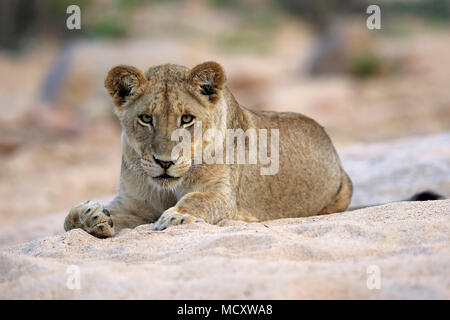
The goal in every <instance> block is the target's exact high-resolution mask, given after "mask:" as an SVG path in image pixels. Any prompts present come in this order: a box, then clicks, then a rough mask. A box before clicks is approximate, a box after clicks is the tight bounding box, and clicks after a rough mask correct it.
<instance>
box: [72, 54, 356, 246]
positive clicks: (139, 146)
mask: <svg viewBox="0 0 450 320" xmlns="http://www.w3.org/2000/svg"><path fill="white" fill-rule="evenodd" d="M225 80H226V77H225V73H224V71H223V69H222V67H221V66H220V65H219V64H217V63H215V62H207V63H203V64H201V65H198V66H196V67H195V68H193V69H191V70H189V69H187V68H185V67H182V66H178V65H171V64H167V65H161V66H156V67H152V68H150V69H149V70H148V71H147V72H146V73H145V75H144V74H143V73H141V72H140V71H139V70H137V69H136V68H134V67H128V66H118V67H115V68H113V69H112V70H111V71H110V72H109V73H108V76H107V78H106V80H105V86H106V89H107V90H108V92H109V93H110V94H111V96H112V98H113V101H114V103H115V108H114V111H115V113H116V115H117V116H118V117H119V119H120V122H121V125H122V128H123V132H122V147H123V158H122V170H121V178H120V184H119V192H118V195H117V197H116V198H115V199H114V200H113V201H112V202H111V203H109V204H107V205H106V206H102V205H100V204H98V203H94V202H85V203H82V204H80V205H77V206H75V207H74V208H72V210H71V212H70V213H69V215H68V216H67V218H66V221H65V229H66V230H70V229H72V228H83V229H84V230H86V231H88V232H90V233H91V234H93V235H95V236H99V237H107V236H112V235H113V234H115V233H116V232H117V231H118V230H120V229H123V228H133V227H136V226H138V225H140V224H144V223H151V222H156V224H155V229H157V230H162V229H165V228H166V227H168V226H170V225H176V224H183V223H192V222H196V221H205V222H208V223H212V224H216V223H218V222H220V221H221V220H223V219H240V220H244V221H263V220H269V219H278V218H287V217H306V216H311V215H317V214H326V213H332V212H339V211H344V210H345V209H346V208H347V206H348V204H349V202H350V198H351V195H352V183H351V180H350V179H349V178H348V176H347V174H346V173H345V172H344V170H343V169H342V167H341V164H340V160H339V158H338V156H337V154H336V151H335V149H334V147H333V144H332V143H331V141H330V139H329V137H328V135H327V134H326V133H325V131H324V130H323V128H322V127H321V126H320V125H318V124H317V123H316V122H315V121H314V120H312V119H310V118H308V117H306V116H303V115H300V114H295V113H276V112H259V111H252V110H248V109H245V108H243V107H241V106H239V104H238V103H237V102H236V100H235V99H234V97H233V95H232V94H231V92H230V91H229V90H228V88H227V87H226V86H225ZM202 86H203V87H202ZM206 91H207V92H208V94H204V93H205V92H206ZM202 92H203V94H202ZM142 113H146V114H149V115H152V117H153V125H152V126H151V127H145V126H142V125H141V124H139V122H138V120H137V119H138V116H139V115H140V114H142ZM183 114H190V115H193V116H195V121H201V122H202V126H203V128H202V129H203V132H205V131H206V130H207V129H209V128H215V129H217V130H220V131H221V132H225V130H226V129H227V128H233V129H236V128H242V129H243V130H244V131H245V130H247V129H249V128H255V129H279V141H280V143H279V171H278V173H277V174H275V175H261V174H260V167H261V165H260V164H256V165H255V164H242V165H241V164H240V165H237V164H232V165H231V164H229V165H227V164H204V163H203V164H194V163H193V161H192V157H191V158H186V157H185V156H184V155H182V156H181V157H180V158H179V159H171V151H172V148H173V147H174V146H175V145H176V144H178V142H177V141H171V134H172V132H173V131H174V130H175V129H177V128H179V127H180V118H181V116H182V115H183ZM187 128H188V130H191V131H192V130H193V129H192V128H193V126H190V127H189V126H188V127H187ZM204 147H205V145H203V148H204ZM191 149H192V150H193V149H194V142H193V143H192V144H191ZM192 156H193V152H192ZM153 157H156V158H157V159H159V160H163V161H170V160H177V161H176V162H175V163H174V164H173V165H172V166H170V167H169V169H168V170H167V174H169V175H170V176H173V177H176V179H161V178H156V177H158V176H159V175H161V174H162V173H164V170H163V169H162V168H161V166H160V165H158V164H157V163H156V162H155V160H154V158H153ZM89 208H90V210H89ZM104 209H107V211H104ZM105 212H107V213H108V214H109V213H110V216H109V215H107V214H106V213H105ZM95 216H97V218H95V219H94V217H95ZM100 227H101V228H100ZM100 229H101V230H100Z"/></svg>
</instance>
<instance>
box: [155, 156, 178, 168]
mask: <svg viewBox="0 0 450 320" xmlns="http://www.w3.org/2000/svg"><path fill="white" fill-rule="evenodd" d="M153 159H154V160H155V162H156V163H157V164H159V165H160V166H161V167H162V168H163V169H169V167H170V166H171V165H173V161H163V160H160V159H158V158H156V157H155V156H153Z"/></svg>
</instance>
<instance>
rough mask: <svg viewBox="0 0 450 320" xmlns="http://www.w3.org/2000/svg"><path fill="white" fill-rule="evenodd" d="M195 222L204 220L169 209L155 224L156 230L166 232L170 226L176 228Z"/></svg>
mask: <svg viewBox="0 0 450 320" xmlns="http://www.w3.org/2000/svg"><path fill="white" fill-rule="evenodd" d="M194 222H203V219H200V218H196V217H194V216H191V215H190V214H186V213H185V214H183V213H179V212H178V211H177V209H176V208H170V209H167V210H166V211H165V212H164V213H163V214H162V215H161V217H159V219H158V221H156V223H155V227H154V228H153V229H154V230H164V229H166V228H167V227H169V226H175V225H178V224H187V223H194Z"/></svg>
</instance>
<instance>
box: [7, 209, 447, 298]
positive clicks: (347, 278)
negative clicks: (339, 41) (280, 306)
mask: <svg viewBox="0 0 450 320" xmlns="http://www.w3.org/2000/svg"><path fill="white" fill-rule="evenodd" d="M449 211H450V200H441V201H428V202H400V203H392V204H388V205H383V206H378V207H372V208H366V209H362V210H357V211H351V212H344V213H338V214H332V215H327V216H318V217H309V218H300V219H282V220H275V221H268V222H264V223H250V224H246V223H244V222H237V221H226V222H224V223H223V224H222V225H220V226H213V225H209V224H204V223H197V224H191V225H184V226H177V227H173V228H169V229H167V230H165V231H162V232H157V231H153V230H152V225H143V226H140V227H137V228H136V229H134V230H124V231H123V232H121V233H120V234H119V235H118V236H116V237H114V238H110V239H103V240H102V239H96V238H94V237H92V236H90V235H89V234H87V233H86V232H84V231H82V230H80V229H76V230H72V231H70V232H67V233H62V234H59V235H56V236H50V237H46V238H42V239H39V240H34V241H31V242H28V243H25V244H21V245H18V246H13V247H10V248H8V249H3V250H1V252H0V271H1V278H0V298H2V299H8V298H14V299H16V298H20V299H22V298H29V299H42V298H44V299H55V298H56V299H58V298H75V299H76V298H83V299H98V298H107V299H112V298H116V299H130V298H150V299H174V298H175V299H196V298H200V299H247V298H248V299H253V298H255V299H284V298H286V299H303V298H313V299H315V298H327V299H329V298H338V299H342V298H344V299H346V298H362V299H366V298H388V299H391V298H394V299H397V298H418V299H422V298H424V299H430V298H431V299H434V298H438V299H449V298H450V245H449V244H450V233H449V230H450V215H449V213H450V212H449ZM72 265H75V266H77V267H79V268H80V269H79V270H80V272H79V275H80V282H79V283H80V289H79V290H77V289H70V288H73V283H74V282H73V281H72V282H71V280H73V279H72V278H71V276H72V275H73V274H74V273H73V270H74V269H73V268H72V269H70V268H69V267H70V266H72ZM374 266H375V267H374ZM374 268H375V269H374ZM374 270H375V271H374ZM377 270H378V271H379V276H380V278H379V279H380V282H379V284H380V287H379V289H376V288H375V289H373V286H374V284H375V286H376V283H377V282H376V279H375V280H374V278H371V277H373V276H377V273H378V271H377ZM368 282H369V285H368ZM71 284H72V286H71ZM369 288H372V290H370V289H369Z"/></svg>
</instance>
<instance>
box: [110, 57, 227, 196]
mask: <svg viewBox="0 0 450 320" xmlns="http://www.w3.org/2000/svg"><path fill="white" fill-rule="evenodd" d="M224 84H225V73H224V71H223V69H222V67H221V66H220V65H219V64H217V63H215V62H205V63H203V64H200V65H198V66H196V67H195V68H193V69H188V68H186V67H182V66H178V65H172V64H166V65H161V66H156V67H152V68H150V69H149V70H148V71H147V72H146V73H145V74H144V73H142V72H141V71H139V70H138V69H136V68H134V67H131V66H125V65H120V66H117V67H114V68H113V69H111V70H110V71H109V73H108V75H107V77H106V80H105V87H106V89H107V90H108V92H109V94H110V95H111V96H112V98H113V101H114V104H115V107H114V111H115V113H116V115H117V116H118V118H119V120H120V123H121V125H122V128H123V134H122V140H123V143H124V144H126V146H128V147H129V148H128V149H130V150H132V153H133V154H132V155H128V158H127V159H126V160H127V161H129V162H131V163H130V165H132V166H134V167H135V168H139V169H141V170H140V171H141V172H143V173H144V174H145V175H147V176H148V178H149V179H150V181H151V182H152V183H154V184H155V185H157V186H160V187H164V188H170V187H174V186H176V185H177V184H178V183H179V182H180V181H182V179H183V178H184V176H185V175H186V173H187V172H188V171H189V169H190V168H191V166H192V158H193V155H194V152H191V155H190V156H189V157H187V156H185V155H184V154H183V153H181V154H180V156H179V157H178V158H177V159H172V150H173V148H174V147H175V146H176V145H177V144H178V143H179V142H177V141H172V140H171V135H172V132H174V130H176V129H180V128H185V129H187V130H189V131H191V135H192V137H193V136H194V132H193V127H194V124H195V123H196V122H197V121H201V123H202V129H203V131H205V130H207V129H209V128H219V127H220V126H223V123H224V119H223V117H224V116H225V115H224V110H223V109H224V107H223V104H224V102H223V98H222V96H223V92H222V91H223V88H224ZM194 143H195V142H194V140H192V143H191V149H192V150H193V148H194Z"/></svg>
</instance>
